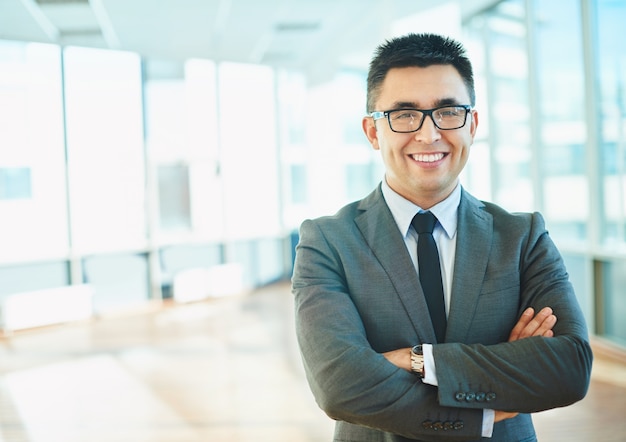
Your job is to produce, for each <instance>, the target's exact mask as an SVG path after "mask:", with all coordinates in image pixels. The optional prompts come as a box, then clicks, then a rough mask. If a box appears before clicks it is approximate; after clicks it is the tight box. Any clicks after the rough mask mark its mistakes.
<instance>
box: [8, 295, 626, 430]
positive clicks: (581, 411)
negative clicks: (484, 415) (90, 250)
mask: <svg viewBox="0 0 626 442" xmlns="http://www.w3.org/2000/svg"><path fill="white" fill-rule="evenodd" d="M292 324H293V313H292V299H291V295H290V293H289V287H288V285H286V284H278V285H274V286H270V287H267V288H264V289H262V290H259V291H258V292H255V293H253V294H250V295H247V296H241V297H229V298H216V299H212V300H209V301H203V302H197V303H192V304H186V305H177V306H174V305H168V306H165V307H158V306H154V307H153V308H150V309H147V310H146V311H142V312H133V313H128V314H125V315H118V316H116V317H110V318H103V319H99V320H95V321H90V322H85V323H77V324H71V325H64V326H58V327H48V328H45V329H41V330H32V331H27V332H20V333H16V334H14V335H13V336H9V337H4V338H0V442H4V441H8V442H57V441H58V442H118V441H132V442H144V441H145V442H196V441H197V442H200V441H202V442H205V441H211V442H247V441H251V442H318V441H319V442H322V441H330V440H331V436H332V428H333V423H332V421H330V419H328V418H326V417H325V416H324V414H323V413H322V412H321V411H320V410H319V409H318V408H317V406H316V405H315V402H314V401H313V398H312V396H311V394H310V392H309V390H308V387H307V385H306V382H305V380H304V377H303V376H304V375H303V372H302V369H301V366H300V361H299V356H298V354H297V347H296V344H295V341H294V336H293V327H292ZM625 417H626V366H623V365H621V366H620V365H615V364H612V363H611V362H609V361H603V360H597V361H596V363H595V365H594V374H593V381H592V386H591V389H590V391H589V394H588V396H587V397H586V398H585V399H584V400H583V401H581V402H579V403H577V404H575V405H573V406H570V407H567V408H564V409H557V410H551V411H548V412H544V413H539V414H537V415H535V418H534V419H535V423H536V427H537V431H538V434H539V440H540V441H542V442H551V441H559V442H560V441H562V440H568V441H581V442H582V441H584V442H588V441H602V442H610V441H615V442H617V441H620V442H622V441H624V440H626V419H625Z"/></svg>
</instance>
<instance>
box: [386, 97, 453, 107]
mask: <svg viewBox="0 0 626 442" xmlns="http://www.w3.org/2000/svg"><path fill="white" fill-rule="evenodd" d="M459 104H460V103H459V100H457V99H456V98H440V99H438V100H437V101H435V106H434V107H441V106H458V105H459ZM390 109H420V107H419V106H418V105H417V104H416V103H414V102H411V101H396V102H394V103H393V105H392V107H391V108H390Z"/></svg>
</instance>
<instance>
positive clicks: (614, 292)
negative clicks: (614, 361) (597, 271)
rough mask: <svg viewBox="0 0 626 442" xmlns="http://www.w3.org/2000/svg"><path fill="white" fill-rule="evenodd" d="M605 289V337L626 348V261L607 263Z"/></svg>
mask: <svg viewBox="0 0 626 442" xmlns="http://www.w3.org/2000/svg"><path fill="white" fill-rule="evenodd" d="M602 270H603V275H602V277H603V279H604V281H603V287H604V312H603V314H604V321H605V323H604V336H606V337H607V338H609V339H612V340H614V341H616V342H618V343H619V344H621V345H625V346H626V321H624V318H626V296H624V287H626V261H624V260H613V261H609V262H605V263H604V264H603V266H602Z"/></svg>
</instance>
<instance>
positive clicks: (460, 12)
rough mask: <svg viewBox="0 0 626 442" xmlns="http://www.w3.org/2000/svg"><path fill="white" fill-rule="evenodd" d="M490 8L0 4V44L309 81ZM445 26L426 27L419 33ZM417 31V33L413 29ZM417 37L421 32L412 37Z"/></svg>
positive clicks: (443, 1) (140, 0)
mask: <svg viewBox="0 0 626 442" xmlns="http://www.w3.org/2000/svg"><path fill="white" fill-rule="evenodd" d="M495 3H498V1H494V0H472V1H471V2H469V1H463V0H440V1H438V2H433V1H432V0H0V39H6V40H22V41H35V42H45V43H56V44H60V45H77V46H87V47H96V48H111V49H120V50H128V51H133V52H137V53H139V54H141V55H142V56H143V57H145V58H146V59H148V60H167V61H182V60H185V59H189V58H208V59H213V60H216V61H236V62H245V63H260V64H268V65H272V66H277V67H288V68H294V69H298V70H303V71H305V72H308V73H309V74H312V73H315V72H316V71H321V69H322V67H325V69H326V70H333V69H335V68H337V67H339V66H341V65H350V64H353V65H354V64H357V65H362V64H363V63H367V60H368V59H369V57H370V55H371V52H372V50H373V49H374V48H375V47H376V45H377V44H379V43H380V42H381V41H382V40H383V39H384V38H386V37H388V36H389V35H390V32H391V28H392V26H393V23H394V22H395V21H396V20H398V19H406V17H409V16H412V15H414V14H417V13H424V12H426V13H427V12H428V11H429V10H431V9H432V8H433V7H439V8H440V7H442V5H443V6H448V7H450V6H451V5H452V7H453V8H455V6H454V5H458V9H455V10H456V11H457V13H456V15H455V16H454V17H452V18H451V20H450V21H454V20H456V22H457V23H458V22H459V20H460V19H463V18H466V17H467V16H469V15H472V14H475V13H476V12H477V11H479V10H482V9H484V8H487V7H489V6H491V5H493V4H495ZM445 24H446V23H441V24H439V23H434V24H433V23H425V24H424V26H426V25H428V26H430V29H428V30H429V31H432V30H433V29H432V27H433V25H435V26H438V25H441V26H442V29H445ZM415 27H418V26H415ZM415 31H416V32H419V31H420V29H415Z"/></svg>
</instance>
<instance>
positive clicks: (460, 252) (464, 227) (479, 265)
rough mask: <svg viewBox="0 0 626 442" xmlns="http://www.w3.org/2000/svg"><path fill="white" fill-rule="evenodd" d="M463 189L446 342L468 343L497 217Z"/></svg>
mask: <svg viewBox="0 0 626 442" xmlns="http://www.w3.org/2000/svg"><path fill="white" fill-rule="evenodd" d="M483 207H484V205H483V204H482V203H481V202H480V201H478V200H477V199H475V198H474V197H472V196H471V195H469V194H468V193H466V192H465V191H463V195H462V197H461V204H460V205H459V213H458V226H457V239H456V256H455V259H454V280H453V282H452V297H451V301H450V312H449V314H448V328H447V330H446V341H449V342H465V340H466V336H467V333H468V332H469V329H470V326H471V322H472V318H473V317H474V310H475V309H476V306H477V304H478V296H479V294H480V289H481V287H482V284H483V280H484V277H485V271H486V269H487V262H488V260H489V252H490V249H491V243H492V240H493V217H492V216H491V214H489V213H488V212H486V211H484V210H483V209H482V208H483Z"/></svg>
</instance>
